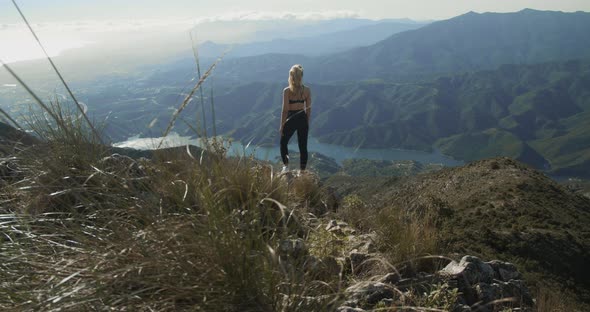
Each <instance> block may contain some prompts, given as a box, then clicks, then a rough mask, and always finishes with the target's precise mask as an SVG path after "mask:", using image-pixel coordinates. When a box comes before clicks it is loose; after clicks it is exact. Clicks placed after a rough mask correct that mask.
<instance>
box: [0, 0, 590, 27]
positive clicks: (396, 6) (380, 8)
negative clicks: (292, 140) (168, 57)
mask: <svg viewBox="0 0 590 312" xmlns="http://www.w3.org/2000/svg"><path fill="white" fill-rule="evenodd" d="M17 3H18V4H19V5H20V6H21V7H22V9H23V10H24V11H25V12H26V14H27V16H30V18H31V19H33V20H35V21H37V22H56V21H63V20H96V19H99V20H104V19H150V18H170V17H174V18H203V17H211V16H223V15H225V14H228V13H230V14H231V13H236V12H252V11H256V12H267V13H273V14H284V13H285V12H290V13H304V12H322V13H324V14H327V15H329V14H330V12H335V11H349V12H352V13H353V14H357V15H358V16H360V17H365V18H371V19H381V18H403V17H408V18H412V19H419V20H436V19H446V18H450V17H453V16H456V15H459V14H463V13H466V12H469V11H476V12H513V11H519V10H521V9H524V8H532V9H539V10H559V11H570V12H571V11H578V10H580V11H590V1H588V0H364V1H359V0H297V1H285V0H247V1H246V0H231V1H230V0H213V1H212V0H166V1H162V0H17ZM18 20H19V19H18V15H17V14H16V12H15V10H14V8H13V6H12V1H11V0H0V23H14V22H18Z"/></svg>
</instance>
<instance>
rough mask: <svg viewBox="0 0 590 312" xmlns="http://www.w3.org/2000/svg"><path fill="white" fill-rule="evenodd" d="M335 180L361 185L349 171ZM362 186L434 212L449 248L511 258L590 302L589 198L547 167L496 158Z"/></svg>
mask: <svg viewBox="0 0 590 312" xmlns="http://www.w3.org/2000/svg"><path fill="white" fill-rule="evenodd" d="M367 183H369V184H370V183H373V184H374V185H372V186H367V185H366V184H367ZM328 185H331V186H333V187H339V186H340V185H342V187H341V188H340V189H341V190H345V191H346V190H347V191H348V192H353V193H355V192H358V189H357V188H354V187H353V188H348V187H347V186H346V185H354V182H352V184H350V182H347V179H343V178H338V177H334V179H332V181H328ZM363 185H364V188H361V190H364V191H363V193H365V194H366V200H367V201H372V202H376V203H377V204H375V205H374V206H375V207H387V206H390V205H394V206H397V207H401V208H402V209H405V210H408V211H415V212H420V213H422V214H424V213H429V214H433V215H435V218H436V221H437V227H438V229H439V231H440V239H441V245H442V246H444V248H445V249H446V250H449V251H453V252H459V253H461V252H470V253H472V254H475V255H480V256H489V257H499V258H502V259H507V260H509V261H511V262H513V263H515V264H516V265H517V266H518V267H519V268H520V269H521V270H523V271H524V272H525V276H527V279H528V280H530V281H534V282H538V283H547V284H549V285H552V284H554V283H557V284H558V285H561V286H558V287H557V288H560V287H566V288H567V292H571V293H575V294H576V295H577V296H579V298H581V299H582V300H583V301H585V302H586V303H588V302H590V284H589V282H588V281H590V273H589V271H588V270H587V264H588V263H589V262H590V229H589V228H588V224H589V223H590V199H588V198H586V197H582V196H580V195H576V194H574V193H573V192H571V191H569V190H567V189H565V188H564V187H562V186H560V185H558V184H557V183H555V182H554V181H552V180H551V179H549V178H547V177H546V176H544V175H543V174H541V173H540V172H538V171H536V170H533V169H531V168H529V167H527V166H525V165H523V164H522V163H519V162H516V161H513V160H511V159H508V158H496V159H488V160H482V161H478V162H474V163H471V164H468V165H466V166H463V167H457V168H452V169H444V170H441V171H437V172H434V173H429V174H421V175H418V176H415V177H412V178H409V179H400V178H394V179H392V180H391V179H390V180H375V181H373V182H370V181H366V180H364V182H363ZM347 188H348V189H347ZM375 190H380V191H375ZM361 194H362V193H361Z"/></svg>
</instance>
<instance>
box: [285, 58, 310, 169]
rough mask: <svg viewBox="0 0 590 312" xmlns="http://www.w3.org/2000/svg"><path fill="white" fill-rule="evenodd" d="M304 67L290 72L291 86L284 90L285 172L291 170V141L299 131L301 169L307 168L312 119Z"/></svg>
mask: <svg viewBox="0 0 590 312" xmlns="http://www.w3.org/2000/svg"><path fill="white" fill-rule="evenodd" d="M302 78H303V67H301V65H293V67H291V70H290V71H289V86H288V87H287V88H285V89H284V90H283V111H282V113H281V127H280V128H279V132H280V133H281V158H282V160H283V172H286V171H288V170H289V149H288V148H287V145H288V144H289V140H290V139H291V137H292V136H293V134H294V133H295V131H297V143H298V144H299V153H300V155H301V157H300V160H301V163H300V169H301V171H302V172H303V171H305V168H306V166H307V134H308V132H309V121H310V118H311V91H310V90H309V88H307V87H305V86H304V85H303V83H302Z"/></svg>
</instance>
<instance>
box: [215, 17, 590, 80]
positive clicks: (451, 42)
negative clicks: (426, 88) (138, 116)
mask: <svg viewBox="0 0 590 312" xmlns="http://www.w3.org/2000/svg"><path fill="white" fill-rule="evenodd" d="M588 29H590V13H585V12H576V13H563V12H552V11H536V10H530V9H527V10H523V11H520V12H515V13H483V14H478V13H473V12H470V13H467V14H464V15H461V16H458V17H455V18H452V19H449V20H444V21H438V22H434V23H431V24H429V25H427V26H425V27H422V28H419V29H415V30H410V31H405V32H401V33H397V34H394V35H392V36H390V37H389V38H386V39H385V40H382V41H380V42H378V43H376V44H374V45H370V46H366V47H359V48H355V49H352V50H349V51H345V52H341V53H336V54H331V55H326V56H321V57H315V58H311V57H303V55H304V54H305V53H303V52H301V50H298V49H295V50H294V51H293V53H292V54H273V55H263V56H253V57H245V58H240V59H233V60H227V62H224V64H222V65H221V66H219V68H218V73H217V75H218V76H223V77H228V78H229V77H231V80H230V81H233V82H236V81H267V82H270V81H280V80H284V76H285V72H286V71H287V70H288V67H289V64H291V63H293V62H294V61H295V60H297V61H298V62H299V63H301V64H304V65H305V66H304V67H306V68H309V70H308V71H307V72H306V80H307V81H308V82H314V83H329V82H330V83H331V82H342V81H358V80H362V79H372V78H380V79H384V80H387V81H393V82H407V81H416V80H429V79H432V78H433V77H436V76H440V75H448V74H452V73H457V72H463V71H473V70H482V69H494V68H496V67H498V66H500V65H503V64H534V63H541V62H549V61H557V60H569V59H577V58H586V57H590V40H588V35H587V32H588V31H587V30H588ZM297 61H295V62H297Z"/></svg>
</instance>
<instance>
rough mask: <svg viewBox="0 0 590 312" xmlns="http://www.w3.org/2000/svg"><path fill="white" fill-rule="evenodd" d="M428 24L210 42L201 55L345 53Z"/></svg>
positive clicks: (395, 24)
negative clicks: (244, 41)
mask: <svg viewBox="0 0 590 312" xmlns="http://www.w3.org/2000/svg"><path fill="white" fill-rule="evenodd" d="M424 25H426V23H418V22H412V21H410V20H408V21H406V22H398V21H380V22H378V23H375V24H370V25H363V26H359V27H356V28H352V29H346V30H340V31H337V32H331V33H325V34H319V35H310V34H308V33H306V32H302V36H300V37H298V38H290V39H273V40H270V41H257V42H249V43H244V44H237V45H230V44H217V43H215V42H212V41H207V42H204V43H202V44H200V45H199V47H198V49H199V55H200V56H203V57H218V56H219V55H221V54H222V53H223V52H225V51H226V50H230V52H229V53H228V54H227V56H226V58H239V57H246V56H256V55H262V54H270V53H292V52H293V51H300V53H302V54H304V55H307V56H319V55H323V54H329V53H336V52H342V51H345V50H348V49H352V48H356V47H361V46H368V45H371V44H375V43H377V42H379V41H381V40H383V39H385V38H387V37H389V36H391V35H393V34H396V33H399V32H402V31H406V30H411V29H417V28H420V27H422V26H424Z"/></svg>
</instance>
